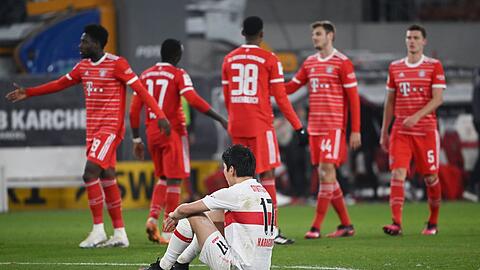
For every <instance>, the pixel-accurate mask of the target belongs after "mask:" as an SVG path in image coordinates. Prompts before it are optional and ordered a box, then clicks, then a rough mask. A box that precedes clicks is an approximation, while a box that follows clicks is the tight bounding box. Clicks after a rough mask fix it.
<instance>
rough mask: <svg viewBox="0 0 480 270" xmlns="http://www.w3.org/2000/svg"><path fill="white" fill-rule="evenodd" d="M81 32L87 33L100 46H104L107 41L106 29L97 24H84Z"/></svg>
mask: <svg viewBox="0 0 480 270" xmlns="http://www.w3.org/2000/svg"><path fill="white" fill-rule="evenodd" d="M83 32H84V33H85V34H86V35H88V36H89V37H90V38H91V39H92V40H94V41H96V42H98V44H99V45H100V48H102V49H103V48H105V45H107V41H108V31H107V29H105V28H104V27H103V26H101V25H99V24H89V25H87V26H85V28H84V30H83Z"/></svg>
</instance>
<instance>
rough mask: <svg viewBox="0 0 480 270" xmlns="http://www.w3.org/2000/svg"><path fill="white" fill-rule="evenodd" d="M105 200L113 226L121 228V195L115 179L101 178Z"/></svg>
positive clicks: (122, 225)
mask: <svg viewBox="0 0 480 270" xmlns="http://www.w3.org/2000/svg"><path fill="white" fill-rule="evenodd" d="M102 187H103V192H104V193H105V202H106V203H107V209H108V214H109V215H110V218H111V219H112V224H113V228H115V229H117V228H123V227H125V225H124V224H123V217H122V196H121V195H120V189H119V188H118V185H117V180H115V179H102Z"/></svg>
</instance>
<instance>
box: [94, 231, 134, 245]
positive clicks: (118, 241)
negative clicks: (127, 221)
mask: <svg viewBox="0 0 480 270" xmlns="http://www.w3.org/2000/svg"><path fill="white" fill-rule="evenodd" d="M129 245H130V242H128V237H127V233H126V232H125V228H119V229H115V231H114V232H113V235H112V236H110V239H108V240H107V241H106V242H105V243H102V244H100V245H99V247H122V248H126V247H128V246H129Z"/></svg>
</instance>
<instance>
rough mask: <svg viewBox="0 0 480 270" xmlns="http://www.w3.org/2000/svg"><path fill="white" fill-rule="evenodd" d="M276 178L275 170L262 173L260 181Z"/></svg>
mask: <svg viewBox="0 0 480 270" xmlns="http://www.w3.org/2000/svg"><path fill="white" fill-rule="evenodd" d="M274 177H275V173H274V171H273V170H269V171H266V172H262V173H260V179H263V178H274Z"/></svg>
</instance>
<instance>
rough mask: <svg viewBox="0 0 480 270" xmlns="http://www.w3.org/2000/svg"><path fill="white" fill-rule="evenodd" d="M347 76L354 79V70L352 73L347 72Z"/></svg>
mask: <svg viewBox="0 0 480 270" xmlns="http://www.w3.org/2000/svg"><path fill="white" fill-rule="evenodd" d="M347 78H349V79H352V80H353V79H355V72H352V73H350V74H348V75H347Z"/></svg>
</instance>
